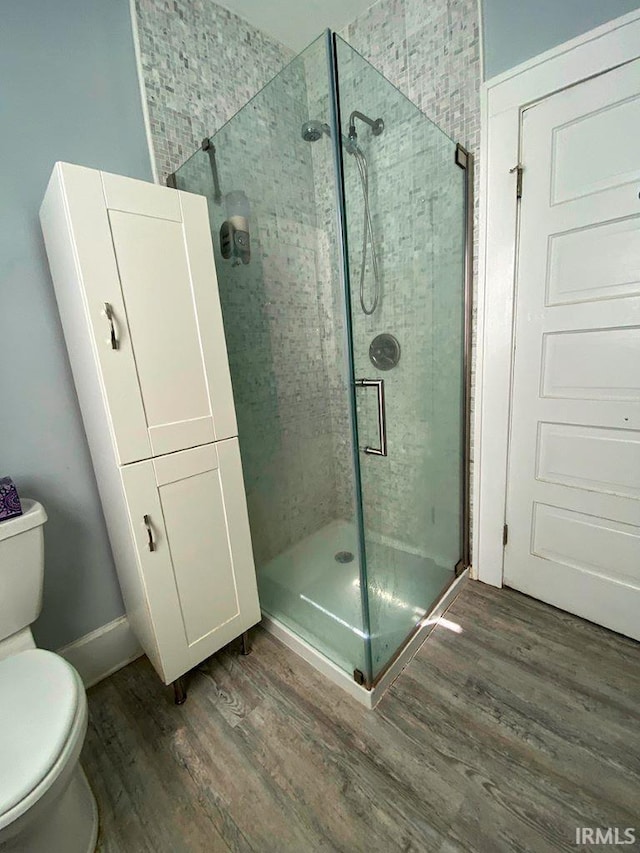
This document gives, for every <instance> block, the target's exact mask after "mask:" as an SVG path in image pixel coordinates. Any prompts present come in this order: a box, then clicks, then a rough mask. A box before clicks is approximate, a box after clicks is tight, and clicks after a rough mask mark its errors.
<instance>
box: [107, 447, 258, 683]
mask: <svg viewBox="0 0 640 853" xmlns="http://www.w3.org/2000/svg"><path fill="white" fill-rule="evenodd" d="M122 479H123V483H124V489H125V494H126V499H127V505H128V510H129V517H130V522H131V529H132V534H133V537H134V540H135V544H136V551H137V555H138V562H139V567H140V571H141V575H142V578H143V582H144V585H145V589H146V595H147V600H148V603H149V609H150V613H151V620H152V623H153V626H154V632H155V635H156V641H157V644H158V649H159V652H160V658H161V662H162V667H163V675H164V679H165V681H166V682H167V683H168V682H170V681H173V680H174V679H175V678H177V677H179V676H180V675H182V674H183V673H184V672H186V671H187V670H188V669H191V668H192V667H193V666H195V665H196V664H198V663H199V662H200V661H202V660H203V659H204V658H206V657H208V656H209V655H211V654H213V653H214V652H215V651H217V650H218V649H219V648H221V647H222V646H223V645H225V644H226V643H228V642H230V641H231V640H232V639H233V638H234V637H237V636H238V635H239V634H241V633H242V632H243V631H245V630H246V629H247V628H248V627H250V626H251V625H254V624H255V623H256V622H257V621H258V620H259V619H260V608H259V604H258V593H257V587H256V579H255V570H254V565H253V555H252V551H251V540H250V534H249V522H248V517H247V510H246V502H245V496H244V487H243V482H242V468H241V462H240V452H239V447H238V441H237V439H228V440H226V441H221V442H216V443H215V444H208V445H204V446H202V447H197V448H193V449H191V450H186V451H182V452H179V453H172V454H170V455H169V456H162V457H159V458H157V459H153V460H146V461H144V462H138V463H135V464H132V465H127V466H125V467H124V468H123V469H122Z"/></svg>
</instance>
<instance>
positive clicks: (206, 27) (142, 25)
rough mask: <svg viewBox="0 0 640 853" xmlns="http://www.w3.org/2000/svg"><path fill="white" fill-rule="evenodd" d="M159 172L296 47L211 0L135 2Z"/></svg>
mask: <svg viewBox="0 0 640 853" xmlns="http://www.w3.org/2000/svg"><path fill="white" fill-rule="evenodd" d="M135 5H136V18H137V25H138V43H139V48H140V59H141V64H142V73H143V77H144V87H145V93H146V99H147V106H148V110H149V121H150V124H151V136H152V140H153V150H154V154H155V159H156V166H157V170H158V178H159V180H160V182H161V183H164V181H165V179H166V177H167V175H168V174H170V173H171V172H173V171H175V169H177V167H178V166H179V165H180V164H181V163H184V161H185V160H186V159H187V157H189V156H190V155H191V154H192V153H193V151H195V149H196V148H197V147H198V146H199V145H200V143H201V141H202V140H203V139H204V137H205V136H211V134H213V133H215V131H216V130H218V129H219V128H220V127H222V125H223V124H224V123H225V122H226V121H228V119H230V118H231V116H232V115H234V114H235V113H236V112H237V111H238V110H239V109H240V108H241V107H243V106H244V105H245V104H246V103H247V101H248V100H249V99H250V98H252V97H253V96H254V95H255V94H256V92H258V91H259V90H260V89H261V88H262V87H263V86H264V85H265V84H266V83H268V82H269V80H271V78H272V77H273V76H274V75H275V74H277V73H278V71H280V70H281V69H282V68H283V67H284V66H285V65H286V63H287V62H289V60H290V59H292V58H293V52H292V51H290V50H289V49H288V48H286V47H284V46H283V45H281V44H279V43H278V42H276V41H274V39H272V38H270V37H269V36H268V35H266V33H263V32H262V31H261V30H258V29H256V28H255V27H253V26H251V24H249V23H247V22H246V21H244V20H243V19H242V18H239V17H238V16H237V15H234V14H232V13H231V12H229V11H228V10H227V9H223V8H222V6H218V5H217V4H216V3H213V2H211V0H135Z"/></svg>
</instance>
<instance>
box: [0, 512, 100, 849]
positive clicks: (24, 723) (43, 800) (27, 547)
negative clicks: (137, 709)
mask: <svg viewBox="0 0 640 853" xmlns="http://www.w3.org/2000/svg"><path fill="white" fill-rule="evenodd" d="M22 506H23V510H24V513H23V515H21V516H18V517H16V518H12V519H10V520H8V521H2V522H0V853H90V851H93V850H94V849H95V845H96V838H97V834H98V810H97V806H96V801H95V798H94V796H93V794H92V792H91V789H90V788H89V784H88V782H87V779H86V777H85V775H84V772H83V770H82V768H81V766H80V763H79V757H80V750H81V749H82V744H83V743H84V738H85V734H86V731H87V699H86V696H85V691H84V685H83V684H82V681H81V679H80V676H79V675H78V673H77V672H76V671H75V669H74V668H73V667H72V666H70V665H69V664H68V663H67V662H66V661H65V660H64V659H63V658H61V657H60V656H59V655H56V654H54V653H53V652H47V651H45V650H44V649H36V647H35V643H34V641H33V636H32V634H31V627H30V626H31V624H32V623H33V622H34V621H35V620H36V618H37V617H38V614H39V613H40V610H41V607H42V582H43V576H44V537H43V532H42V526H43V524H44V523H45V521H46V520H47V515H46V513H45V511H44V508H43V507H42V506H41V505H40V504H39V503H37V502H36V501H30V500H23V501H22Z"/></svg>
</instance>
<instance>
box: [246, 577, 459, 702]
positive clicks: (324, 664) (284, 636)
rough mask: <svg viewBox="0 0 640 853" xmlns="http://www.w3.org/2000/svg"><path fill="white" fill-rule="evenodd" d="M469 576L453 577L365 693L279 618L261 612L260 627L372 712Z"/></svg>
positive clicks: (342, 671) (341, 670)
mask: <svg viewBox="0 0 640 853" xmlns="http://www.w3.org/2000/svg"><path fill="white" fill-rule="evenodd" d="M468 576H469V569H465V570H464V572H462V574H461V575H460V576H459V577H457V578H455V580H454V581H453V582H452V583H451V585H450V586H449V588H448V589H447V590H446V591H445V592H444V593H443V595H442V596H441V597H440V598H439V599H438V601H437V602H436V604H435V605H434V607H433V610H431V612H430V613H429V614H427V615H426V616H425V617H424V619H423V620H422V624H421V625H420V628H419V629H418V630H417V631H415V632H414V634H413V635H412V636H411V638H410V639H409V641H408V642H407V643H406V645H405V647H404V648H403V649H402V651H401V652H400V654H399V655H398V656H397V657H396V659H395V660H394V661H393V663H392V664H391V666H390V667H389V668H388V669H387V671H386V672H385V673H384V674H383V676H382V677H381V678H380V680H379V681H378V683H377V684H376V685H375V686H374V687H373V688H372V689H371V690H367V689H366V687H362V686H361V685H360V684H356V682H355V681H354V680H353V677H352V676H351V675H350V674H349V673H347V672H345V671H344V670H343V669H341V668H340V667H339V666H337V664H335V663H333V661H331V660H329V658H327V657H326V656H325V655H323V654H322V653H321V652H319V651H318V650H317V649H315V648H314V647H313V646H312V645H311V644H310V643H308V642H307V641H306V640H303V639H302V637H299V636H298V635H297V634H295V633H294V632H293V631H292V630H291V629H290V628H288V627H287V626H286V625H283V624H282V622H280V621H279V620H278V619H274V618H273V617H272V616H268V615H267V614H266V613H263V614H262V623H261V624H262V627H263V628H264V629H265V631H267V632H268V633H269V634H271V635H272V636H274V637H276V639H278V640H280V642H281V643H284V645H285V646H286V647H287V648H288V649H291V651H292V652H295V653H296V654H297V655H298V657H301V658H302V659H303V660H305V661H306V662H307V663H309V664H311V666H312V667H313V668H314V669H316V670H318V672H320V673H321V674H322V675H324V676H325V677H326V678H328V679H329V680H330V681H332V682H333V683H334V684H336V685H337V686H338V687H341V688H342V689H343V690H345V691H346V692H347V693H349V695H350V696H352V697H353V698H354V699H356V700H357V701H358V702H360V703H361V704H362V705H364V706H365V707H366V708H369V709H370V710H372V709H373V708H375V707H376V705H377V704H378V702H379V701H380V699H382V696H383V695H384V693H385V692H386V691H387V690H388V689H389V687H390V686H391V685H392V684H393V682H394V681H395V680H396V678H397V677H398V676H399V675H400V673H401V672H402V670H403V669H404V668H405V667H406V666H407V664H408V663H409V662H410V661H411V660H412V658H413V657H414V656H415V654H416V653H417V651H418V650H419V649H420V647H421V646H422V644H423V643H424V641H425V640H426V639H427V638H428V636H429V634H430V633H431V632H432V631H433V629H434V628H435V627H436V625H437V624H438V620H439V619H440V618H441V616H442V615H443V614H444V613H445V611H446V610H447V609H448V608H449V607H450V606H451V605H452V604H453V602H454V600H455V599H456V598H457V596H458V594H459V593H460V591H461V590H462V587H463V585H464V584H465V583H466V581H467V578H468Z"/></svg>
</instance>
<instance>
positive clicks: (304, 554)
mask: <svg viewBox="0 0 640 853" xmlns="http://www.w3.org/2000/svg"><path fill="white" fill-rule="evenodd" d="M356 536H357V534H356V528H355V525H354V524H353V523H350V522H348V521H341V520H336V521H332V522H330V523H329V524H328V525H326V526H325V527H323V528H321V529H320V530H318V531H316V532H315V533H313V534H311V535H310V536H307V537H306V538H305V539H303V540H301V541H300V542H297V543H296V544H295V545H293V546H291V547H290V548H288V549H287V550H286V551H284V552H283V553H282V554H279V555H278V556H277V557H275V558H274V559H273V560H271V561H270V562H269V563H267V564H266V565H264V566H263V567H261V568H260V569H259V571H258V587H259V591H260V604H261V607H262V612H263V617H264V618H263V622H264V625H265V627H266V628H267V630H269V631H271V632H272V633H274V634H276V635H277V636H278V637H279V638H280V639H281V640H283V642H285V643H286V644H287V645H288V646H289V647H290V648H292V649H293V650H294V651H297V652H298V653H299V654H301V655H302V657H304V658H305V659H306V660H308V661H309V662H310V663H312V664H313V665H314V666H316V668H317V669H320V670H321V671H322V672H324V674H325V675H328V676H329V677H331V678H332V679H333V680H334V681H336V682H337V683H339V684H340V685H341V686H342V687H345V688H346V689H347V690H348V691H349V692H350V693H351V694H352V695H354V696H355V697H356V698H358V699H359V700H360V701H362V702H364V704H366V705H368V706H370V707H372V706H373V705H374V704H375V702H376V701H377V699H378V698H379V695H380V693H381V692H382V691H383V690H384V689H386V686H388V684H387V683H386V682H387V681H388V680H389V679H387V678H386V675H385V676H383V678H382V679H381V682H380V686H381V690H378V689H377V688H374V691H370V690H366V689H365V688H363V687H361V686H360V685H358V684H356V682H355V681H354V678H353V672H354V670H355V669H360V670H362V671H364V670H365V664H364V631H363V625H362V617H361V598H360V578H359V572H358V560H357V557H355V558H354V559H353V560H349V559H348V555H349V554H354V555H357V538H356ZM367 571H368V578H369V618H370V626H371V636H372V657H373V668H374V672H379V671H381V670H382V669H384V667H385V666H387V665H388V664H389V661H391V660H392V659H393V658H394V656H396V655H397V652H398V650H399V649H400V648H401V647H402V645H403V643H404V642H405V641H406V638H407V637H408V636H409V635H410V634H411V633H412V632H413V631H415V629H416V627H417V626H418V625H419V624H420V623H421V622H423V623H429V622H430V620H426V619H425V617H426V616H427V614H428V613H429V610H430V609H431V614H430V616H432V617H433V619H436V618H437V616H438V615H440V613H441V612H442V608H443V606H448V605H449V603H450V601H451V600H453V597H455V594H457V592H456V591H455V590H454V589H453V588H452V587H449V585H450V584H452V582H453V581H454V573H453V572H452V571H450V570H447V569H444V568H442V567H440V566H438V565H436V563H434V562H433V561H432V560H429V559H427V558H425V557H421V556H418V555H415V554H412V553H409V552H408V551H403V550H401V549H399V548H394V547H392V546H390V545H388V544H384V543H382V542H375V541H371V537H369V538H368V541H367ZM447 587H449V588H447ZM455 587H456V588H457V584H456V585H455ZM445 589H446V590H447V592H446V596H445V597H446V599H447V600H446V601H443V600H442V599H441V598H440V597H441V596H442V594H443V590H445ZM451 593H453V594H451ZM434 603H436V606H435V608H434ZM423 627H424V628H425V631H424V632H418V634H420V636H417V635H416V636H415V637H414V638H413V640H414V643H413V644H414V645H415V641H417V640H419V642H418V645H417V646H416V647H415V648H414V649H413V652H411V650H410V649H409V648H407V653H408V655H409V657H410V656H411V655H412V654H413V653H415V651H416V649H417V648H418V647H419V645H420V644H421V643H422V641H423V640H424V638H425V637H426V635H427V634H428V629H429V625H428V624H425V625H424V626H423ZM431 627H433V626H432V625H431ZM422 633H424V636H422ZM410 646H412V643H411V642H410V643H409V644H408V647H410ZM400 657H404V653H403V655H401V656H400ZM400 663H401V665H400V667H399V668H398V672H399V671H400V670H401V669H402V667H403V666H404V665H405V664H406V660H405V661H404V662H400ZM390 669H393V667H391V668H390ZM395 675H397V672H395ZM395 675H393V677H395ZM391 680H392V679H391ZM383 681H384V682H385V685H384V686H382V682H383Z"/></svg>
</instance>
